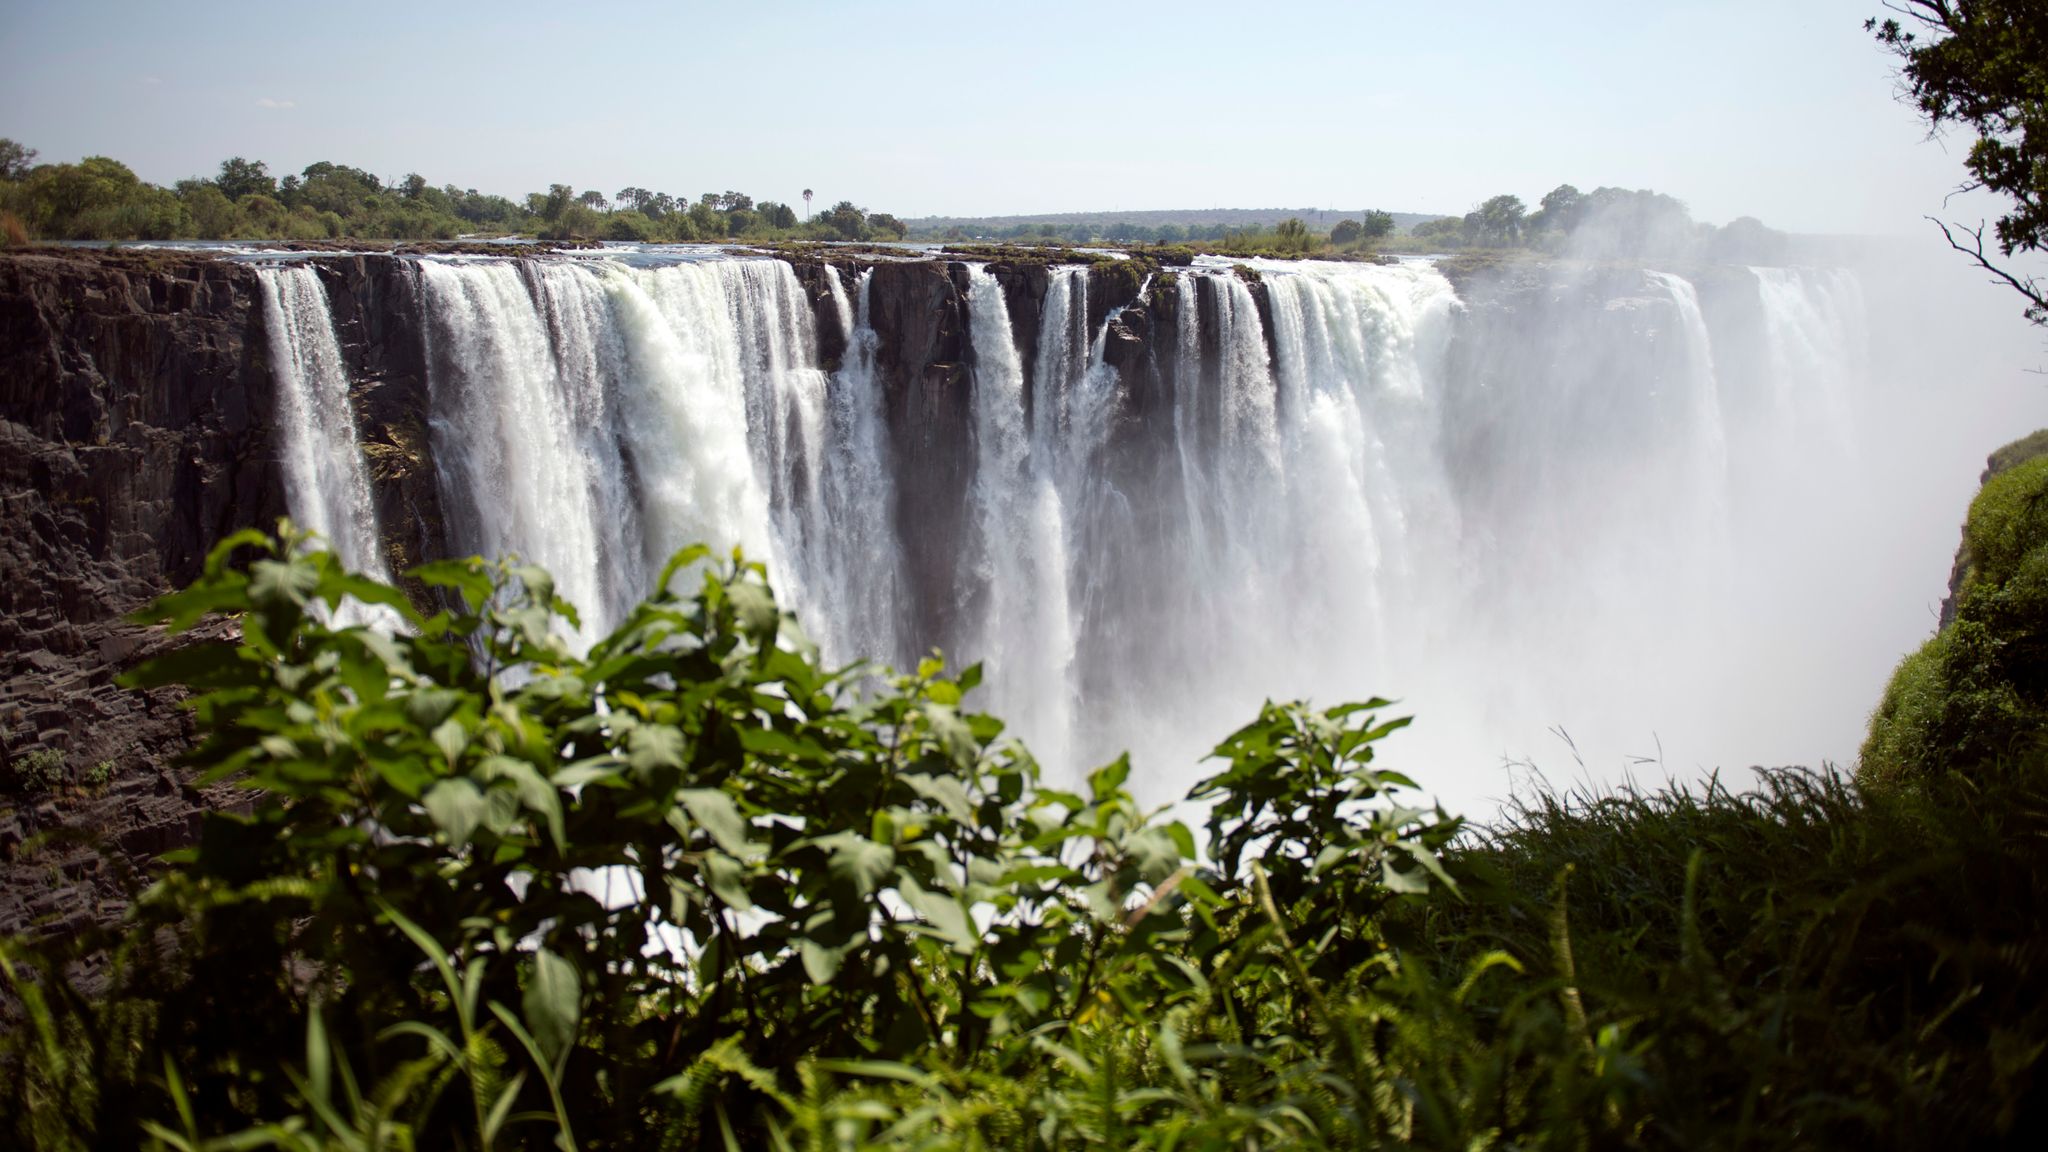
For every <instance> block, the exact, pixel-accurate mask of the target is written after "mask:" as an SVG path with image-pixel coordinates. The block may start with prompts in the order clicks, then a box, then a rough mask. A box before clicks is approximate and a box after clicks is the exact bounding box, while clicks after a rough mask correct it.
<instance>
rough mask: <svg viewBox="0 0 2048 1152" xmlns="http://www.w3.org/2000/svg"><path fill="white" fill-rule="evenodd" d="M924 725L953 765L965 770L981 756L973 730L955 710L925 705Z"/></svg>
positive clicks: (947, 707) (935, 705)
mask: <svg viewBox="0 0 2048 1152" xmlns="http://www.w3.org/2000/svg"><path fill="white" fill-rule="evenodd" d="M920 711H922V712H923V713H924V718H925V723H927V724H930V725H931V728H932V735H934V736H936V737H938V739H939V744H940V746H942V747H943V748H945V750H946V755H948V756H950V757H952V759H953V763H955V764H958V765H960V766H961V767H963V768H965V767H967V766H968V765H970V764H972V763H974V761H975V759H976V758H977V757H979V756H980V755H981V745H979V744H977V743H975V740H974V730H973V729H972V728H969V727H968V726H967V722H966V721H965V720H962V719H960V713H959V711H958V710H957V709H955V708H951V707H949V706H947V705H944V704H926V705H925V706H924V707H923V708H922V709H920Z"/></svg>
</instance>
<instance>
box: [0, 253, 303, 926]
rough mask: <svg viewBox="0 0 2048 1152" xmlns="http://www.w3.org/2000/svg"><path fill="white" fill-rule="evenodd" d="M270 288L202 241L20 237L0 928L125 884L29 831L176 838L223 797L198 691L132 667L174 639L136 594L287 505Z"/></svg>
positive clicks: (10, 347)
mask: <svg viewBox="0 0 2048 1152" xmlns="http://www.w3.org/2000/svg"><path fill="white" fill-rule="evenodd" d="M258 299H259V297H258V293H257V291H256V283H255V277H254V275H253V273H251V271H250V270H249V269H247V268H245V267H239V266H236V265H233V264H227V263H222V262H219V261H215V260H211V259H205V258H199V257H191V256H172V255H161V254H153V255H121V254H100V253H94V254H89V255H88V254H68V253H62V252H49V253H36V254H29V255H9V256H5V257H0V478H4V481H0V482H4V486H5V490H4V495H0V779H4V780H5V781H6V782H8V783H9V784H10V785H13V786H15V790H14V791H13V792H12V793H11V794H8V795H0V932H4V931H9V930H13V929H17V928H20V927H23V926H24V925H26V924H28V923H30V922H42V923H43V924H45V925H46V926H54V927H62V926H64V925H67V924H74V923H75V922H78V921H79V918H80V917H85V918H91V917H93V916H95V915H104V914H107V910H108V909H109V908H110V907H111V905H109V904H108V901H109V900H110V899H112V898H113V897H114V896H115V895H116V893H115V892H114V889H113V886H112V884H111V882H110V881H109V880H108V879H107V878H106V877H103V876H101V875H99V866H98V862H97V860H96V859H94V857H93V855H92V853H90V852H85V851H76V850H73V851H57V852H54V853H51V852H45V853H42V854H40V855H39V856H38V858H37V859H36V860H35V861H34V862H33V863H30V862H25V861H21V860H18V859H17V851H18V848H19V846H20V845H21V843H22V841H23V840H24V839H25V838H27V837H29V836H33V835H35V834H36V833H38V832H41V831H45V830H48V829H51V828H53V827H57V826H63V825H68V826H83V827H86V828H89V829H92V830H93V831H94V832H96V833H98V834H99V835H101V836H103V837H105V838H106V839H108V840H110V841H111V842H113V843H114V844H117V845H118V846H120V847H122V848H125V849H128V850H129V851H131V852H135V853H153V852H158V851H162V850H164V849H165V848H168V847H171V846H173V845H175V844H177V843H179V842H180V841H182V840H183V839H184V838H185V836H186V835H187V834H188V829H189V827H191V826H192V825H193V824H194V822H195V821H196V818H197V817H196V812H197V808H196V805H198V804H200V803H202V802H204V801H205V800H206V799H207V798H205V797H202V796H201V795H200V794H199V793H198V792H197V791H195V790H193V789H192V788H191V787H190V786H189V784H188V782H187V780H186V778H185V777H184V776H183V775H181V774H180V773H179V772H178V771H176V770H175V768H174V767H173V760H174V759H175V757H176V755H177V754H178V753H179V752H180V751H181V750H182V749H183V748H184V747H185V746H186V743H187V742H188V740H189V722H188V720H187V718H186V717H185V715H184V714H183V713H182V712H181V711H179V710H178V709H177V708H176V707H175V706H174V702H175V700H176V698H177V696H178V695H179V694H178V693H176V692H170V691H166V692H154V693H141V692H131V691H128V690H126V689H123V688H120V687H119V686H117V685H116V684H115V683H114V678H115V677H116V676H117V675H118V674H119V673H120V672H121V671H123V670H124V669H126V668H128V667H130V666H132V665H133V664H134V663H135V662H136V661H138V660H140V659H142V658H143V657H145V656H146V655H148V654H150V653H152V652H153V651H155V650H156V649H158V648H160V647H161V646H162V643H163V641H162V639H161V638H160V637H158V636H157V635H155V634H154V633H152V632H151V631H150V630H147V629H143V628H138V627H136V626H134V625H131V624H128V623H126V622H125V621H124V620H123V619H122V616H123V615H124V614H125V613H127V612H130V611H133V610H134V609H136V608H137V607H140V606H141V605H142V604H143V603H145V602H146V601H147V600H149V599H150V598H151V597H152V596H154V595H156V594H158V593H160V592H162V591H164V590H166V589H168V588H171V587H173V586H175V585H176V584H178V583H180V582H182V581H186V580H189V579H190V578H191V577H193V576H194V575H196V574H197V573H198V571H199V567H200V565H201V563H202V562H203V561H204V559H205V556H206V553H207V551H208V550H209V549H210V548H211V547H212V546H213V545H214V544H215V543H216V542H217V541H219V540H220V539H221V538H222V537H223V536H225V535H227V534H228V533H231V532H233V531H235V530H236V529H238V528H241V527H245V526H247V525H251V524H258V523H263V522H266V521H267V520H269V519H270V518H272V517H274V516H276V515H278V514H279V513H281V512H282V511H283V497H282V494H281V491H280V489H279V487H278V485H277V484H276V483H275V482H274V469H273V468H272V466H271V464H270V457H269V451H270V450H269V436H268V429H269V427H270V411H269V392H268V388H267V386H266V385H265V383H264V382H266V381H267V380H268V365H267V362H266V351H265V343H264V340H263V335H262V333H263V329H262V309H261V307H260V306H259V305H258V303H257V301H258ZM31 785H33V786H35V787H34V790H33V791H29V790H28V788H29V786H31ZM211 799H212V800H213V801H215V802H218V801H220V800H221V799H223V797H221V796H218V795H216V796H214V797H212V798H211Z"/></svg>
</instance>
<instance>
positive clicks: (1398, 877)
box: [1380, 860, 1429, 895]
mask: <svg viewBox="0 0 2048 1152" xmlns="http://www.w3.org/2000/svg"><path fill="white" fill-rule="evenodd" d="M1380 882H1381V883H1383V884H1385V885H1386V886H1387V888H1388V890H1389V891H1393V892H1401V893H1405V894H1408V895H1418V894H1420V893H1423V892H1427V891H1429V877H1428V876H1426V875H1424V874H1423V872H1422V871H1421V870H1420V869H1417V870H1415V871H1413V872H1402V871H1399V870H1397V869H1396V868H1395V867H1394V862H1393V861H1392V860H1381V861H1380Z"/></svg>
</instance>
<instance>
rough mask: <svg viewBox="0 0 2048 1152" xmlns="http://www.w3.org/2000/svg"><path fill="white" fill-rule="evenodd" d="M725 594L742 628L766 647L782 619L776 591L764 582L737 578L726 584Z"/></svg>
mask: <svg viewBox="0 0 2048 1152" xmlns="http://www.w3.org/2000/svg"><path fill="white" fill-rule="evenodd" d="M725 595H726V599H728V600H730V601H732V608H733V612H734V613H735V614H737V615H738V617H739V623H740V629H741V630H742V631H744V632H745V633H746V634H747V635H749V636H751V637H753V638H754V642H755V643H756V644H759V645H761V646H762V647H766V646H767V645H768V643H769V641H772V640H773V639H774V638H775V628H776V625H778V624H779V623H781V621H782V614H781V613H780V612H778V611H776V608H775V595H774V593H772V592H770V591H769V590H768V588H767V586H766V585H764V584H756V583H753V582H751V581H747V580H735V581H734V582H732V583H731V584H728V585H726V588H725Z"/></svg>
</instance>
